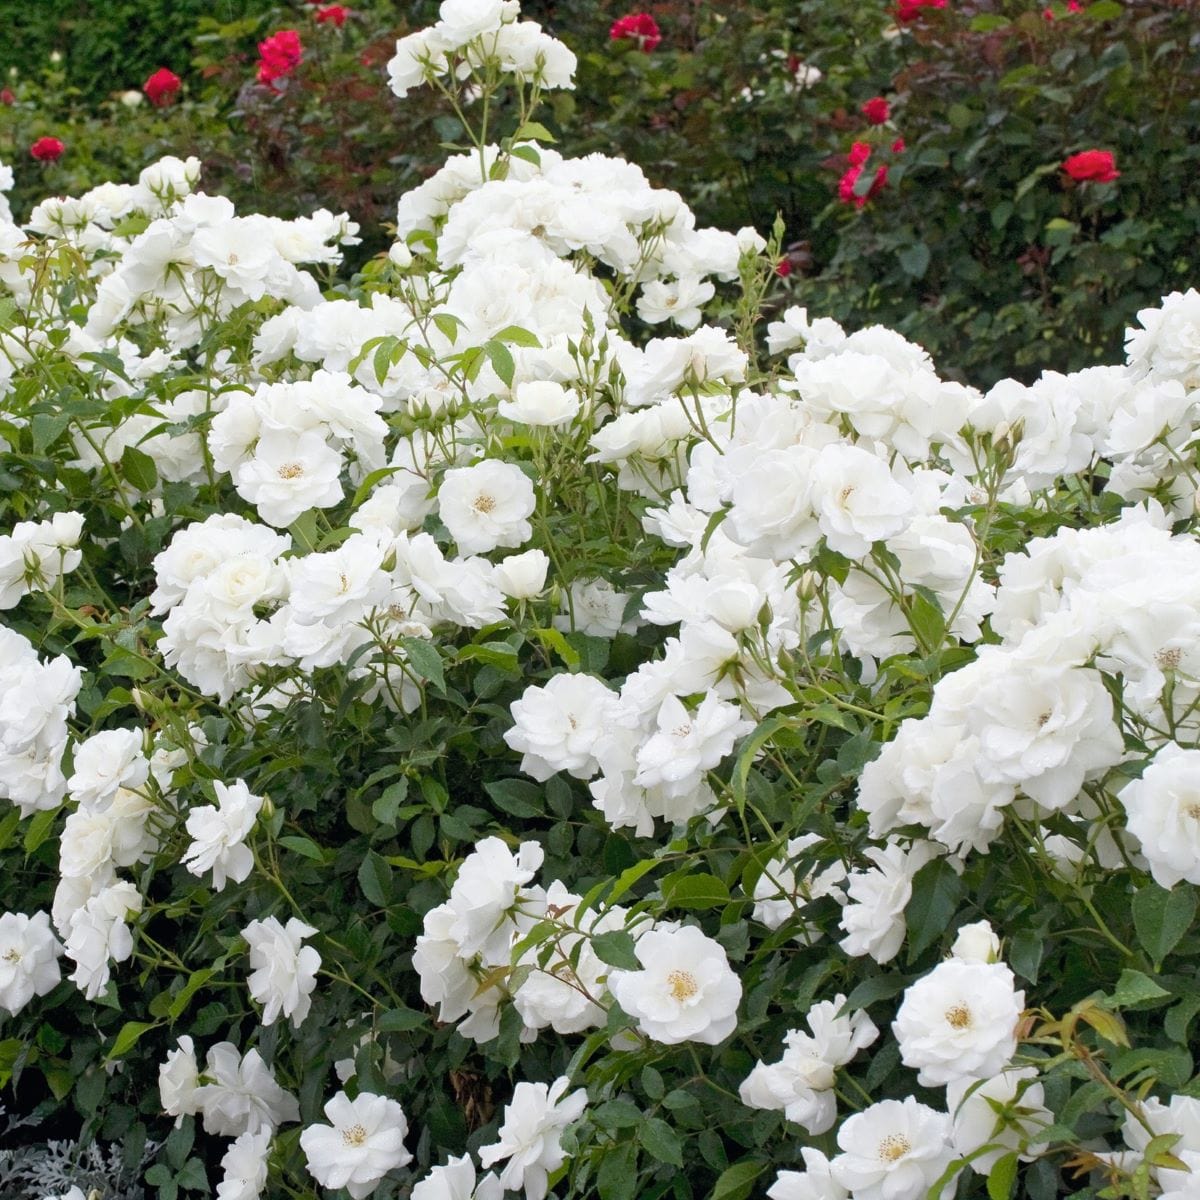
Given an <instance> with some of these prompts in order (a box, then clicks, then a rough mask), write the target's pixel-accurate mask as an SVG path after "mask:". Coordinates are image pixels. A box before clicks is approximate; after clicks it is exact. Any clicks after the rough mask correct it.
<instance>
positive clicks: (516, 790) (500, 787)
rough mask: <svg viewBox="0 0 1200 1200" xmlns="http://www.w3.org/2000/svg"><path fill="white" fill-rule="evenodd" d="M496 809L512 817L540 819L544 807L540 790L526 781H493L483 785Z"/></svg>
mask: <svg viewBox="0 0 1200 1200" xmlns="http://www.w3.org/2000/svg"><path fill="white" fill-rule="evenodd" d="M483 790H484V791H485V792H487V794H488V795H489V796H490V797H491V798H492V801H493V802H494V803H495V805H496V807H497V808H500V809H503V810H504V811H505V812H506V813H508V814H509V815H510V816H513V817H521V818H523V819H524V818H527V817H541V816H544V815H545V812H546V806H545V803H544V800H543V796H542V790H541V788H539V787H537V786H535V785H534V784H532V783H530V782H529V781H528V780H526V779H493V780H492V781H491V782H490V783H485V784H484V785H483Z"/></svg>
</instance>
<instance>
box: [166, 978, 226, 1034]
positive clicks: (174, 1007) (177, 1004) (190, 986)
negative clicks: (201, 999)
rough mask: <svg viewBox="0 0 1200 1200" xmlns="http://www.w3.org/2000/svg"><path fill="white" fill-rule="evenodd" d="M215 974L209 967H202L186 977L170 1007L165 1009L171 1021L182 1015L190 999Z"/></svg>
mask: <svg viewBox="0 0 1200 1200" xmlns="http://www.w3.org/2000/svg"><path fill="white" fill-rule="evenodd" d="M215 974H216V972H215V971H214V970H213V969H212V968H211V967H204V968H203V969H202V970H199V971H193V972H192V973H191V974H190V975H189V976H188V981H187V983H185V984H184V985H183V987H182V988H181V989H180V991H179V995H177V996H176V997H175V998H174V999H173V1000H172V1001H171V1006H170V1007H169V1008H168V1009H167V1015H168V1016H169V1017H170V1018H171V1020H172V1021H176V1020H178V1019H179V1017H181V1016H182V1015H183V1011H184V1009H185V1008H187V1006H188V1005H189V1004H190V1003H191V1001H192V997H193V996H194V995H195V994H196V993H197V992H198V991H199V990H200V989H201V988H202V987H203V986H204V985H205V984H206V983H207V982H208V981H209V980H210V979H211V978H212V977H213V976H214V975H215Z"/></svg>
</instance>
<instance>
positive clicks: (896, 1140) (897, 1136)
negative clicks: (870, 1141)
mask: <svg viewBox="0 0 1200 1200" xmlns="http://www.w3.org/2000/svg"><path fill="white" fill-rule="evenodd" d="M911 1149H912V1142H910V1141H909V1140H908V1138H906V1137H905V1136H904V1135H903V1134H902V1133H889V1134H888V1135H887V1137H885V1138H884V1139H883V1141H882V1142H880V1143H879V1157H880V1158H881V1159H882V1160H883V1161H884V1162H885V1163H894V1162H895V1161H896V1160H897V1159H901V1158H903V1157H904V1156H905V1155H906V1154H907V1153H908V1152H909V1151H910V1150H911Z"/></svg>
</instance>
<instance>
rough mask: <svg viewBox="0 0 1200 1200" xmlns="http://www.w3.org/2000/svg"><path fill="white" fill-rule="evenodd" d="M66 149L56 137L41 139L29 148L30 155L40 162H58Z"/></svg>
mask: <svg viewBox="0 0 1200 1200" xmlns="http://www.w3.org/2000/svg"><path fill="white" fill-rule="evenodd" d="M65 149H66V146H65V145H64V144H63V143H62V142H60V141H59V140H58V138H56V137H40V138H38V140H37V141H36V142H34V143H33V145H32V146H30V147H29V153H30V154H32V155H33V157H34V158H36V159H37V160H38V162H57V161H58V160H59V159H60V158H62V156H63V151H64V150H65Z"/></svg>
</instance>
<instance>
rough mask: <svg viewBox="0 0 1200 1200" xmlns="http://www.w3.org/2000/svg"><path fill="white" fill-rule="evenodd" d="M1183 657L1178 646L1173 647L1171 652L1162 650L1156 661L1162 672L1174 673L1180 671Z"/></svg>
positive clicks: (1156, 656) (1155, 657)
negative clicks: (1180, 661) (1180, 662)
mask: <svg viewBox="0 0 1200 1200" xmlns="http://www.w3.org/2000/svg"><path fill="white" fill-rule="evenodd" d="M1182 657H1183V651H1182V650H1181V649H1180V648H1179V647H1178V646H1172V647H1171V648H1170V649H1169V650H1160V651H1159V652H1158V653H1157V654H1156V655H1155V656H1154V661H1155V662H1157V663H1158V668H1159V670H1160V671H1174V670H1177V669H1178V667H1179V660H1180V659H1181V658H1182Z"/></svg>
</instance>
